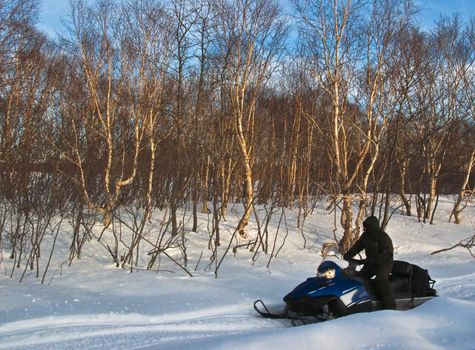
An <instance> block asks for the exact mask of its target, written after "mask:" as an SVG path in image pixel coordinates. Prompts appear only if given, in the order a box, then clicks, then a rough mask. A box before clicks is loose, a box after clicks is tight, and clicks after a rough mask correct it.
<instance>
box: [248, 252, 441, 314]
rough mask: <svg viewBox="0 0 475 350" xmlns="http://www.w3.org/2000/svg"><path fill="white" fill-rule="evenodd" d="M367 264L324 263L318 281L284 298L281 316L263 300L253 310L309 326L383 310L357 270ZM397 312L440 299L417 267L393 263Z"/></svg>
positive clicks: (314, 279)
mask: <svg viewBox="0 0 475 350" xmlns="http://www.w3.org/2000/svg"><path fill="white" fill-rule="evenodd" d="M361 264H364V260H356V259H351V260H350V261H349V266H348V267H347V268H344V269H343V268H341V267H340V266H339V265H338V264H337V263H335V262H334V261H328V260H326V261H323V262H322V263H321V264H320V266H319V267H318V270H317V276H316V277H310V278H307V280H306V281H304V282H302V283H301V284H299V285H298V286H297V287H295V288H294V289H293V290H292V291H291V292H290V293H288V294H287V295H286V296H285V297H284V302H285V304H286V305H285V308H284V310H283V311H281V312H273V311H270V310H269V308H268V307H267V306H266V305H265V304H264V302H263V301H262V300H256V301H255V302H254V309H255V310H256V311H257V312H258V313H259V314H260V315H261V316H263V317H266V318H287V319H292V320H301V321H302V323H307V321H308V320H309V318H310V319H311V321H312V322H315V321H324V320H328V319H332V318H335V317H341V316H345V315H349V314H353V313H357V312H369V311H375V310H380V309H382V303H381V300H380V298H379V296H378V295H377V294H376V293H375V292H374V288H373V287H372V281H373V280H369V281H365V280H363V279H362V278H360V277H358V273H357V270H356V268H357V266H358V265H361ZM389 282H390V285H391V290H392V292H393V295H394V298H395V301H396V309H397V310H407V309H411V308H413V307H416V306H418V305H420V304H422V303H424V302H426V301H427V300H429V299H432V298H433V297H435V296H437V292H436V290H435V289H434V288H433V287H434V284H435V281H434V280H432V279H431V278H430V276H429V274H428V272H427V270H424V269H422V268H420V267H419V266H417V265H413V264H410V263H408V262H405V261H394V266H393V269H392V272H391V274H390V276H389Z"/></svg>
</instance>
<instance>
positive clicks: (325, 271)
mask: <svg viewBox="0 0 475 350" xmlns="http://www.w3.org/2000/svg"><path fill="white" fill-rule="evenodd" d="M337 269H338V265H337V264H335V263H334V262H333V261H324V262H322V263H321V264H320V266H319V267H318V270H317V277H323V278H326V279H333V278H335V276H336V270H337Z"/></svg>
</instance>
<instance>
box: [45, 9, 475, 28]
mask: <svg viewBox="0 0 475 350" xmlns="http://www.w3.org/2000/svg"><path fill="white" fill-rule="evenodd" d="M39 1H41V5H40V23H39V27H40V29H41V30H43V31H45V32H46V33H47V34H48V35H50V36H53V37H54V36H55V35H56V33H57V32H60V31H61V30H62V29H63V25H62V23H61V17H62V16H63V17H64V16H65V15H67V14H68V13H69V0H39ZM414 1H415V3H416V5H417V6H418V7H419V8H420V9H421V13H420V20H421V25H422V26H424V27H430V25H431V24H432V23H433V22H434V20H436V19H437V18H439V16H440V14H444V15H448V16H451V15H452V14H454V13H459V14H460V15H461V16H462V18H464V19H466V18H468V17H469V16H475V0H414ZM281 2H283V3H285V2H286V0H281Z"/></svg>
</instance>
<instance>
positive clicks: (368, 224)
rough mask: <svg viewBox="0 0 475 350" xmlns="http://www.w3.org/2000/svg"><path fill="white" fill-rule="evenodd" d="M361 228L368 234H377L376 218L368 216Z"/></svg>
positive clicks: (377, 222) (377, 221)
mask: <svg viewBox="0 0 475 350" xmlns="http://www.w3.org/2000/svg"><path fill="white" fill-rule="evenodd" d="M363 226H364V227H365V228H366V230H367V231H368V232H370V233H377V232H379V220H378V218H377V217H376V216H370V217H368V218H367V219H366V220H365V221H363Z"/></svg>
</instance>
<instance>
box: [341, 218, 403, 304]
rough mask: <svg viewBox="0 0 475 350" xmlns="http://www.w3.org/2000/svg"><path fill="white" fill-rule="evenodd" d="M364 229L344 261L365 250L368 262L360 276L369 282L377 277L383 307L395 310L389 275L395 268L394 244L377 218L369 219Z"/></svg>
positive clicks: (376, 286) (345, 255)
mask: <svg viewBox="0 0 475 350" xmlns="http://www.w3.org/2000/svg"><path fill="white" fill-rule="evenodd" d="M363 228H364V232H363V234H362V235H361V237H360V238H359V239H358V240H357V241H356V242H355V244H354V245H353V246H352V247H351V248H350V249H349V250H348V251H347V252H346V253H345V254H344V255H343V259H345V260H348V259H351V258H352V257H354V256H355V255H356V254H358V253H359V252H361V251H362V250H363V249H364V250H365V254H366V262H365V264H364V266H363V268H362V269H361V271H360V272H359V274H360V275H361V276H362V277H363V278H365V279H367V280H369V279H370V278H371V277H373V276H375V275H376V278H375V282H376V283H375V288H376V292H377V294H379V295H380V297H381V301H382V303H383V307H384V308H385V309H395V308H396V303H395V301H394V297H393V294H392V292H391V287H390V285H389V273H390V272H391V270H392V268H393V243H392V241H391V238H390V237H389V235H388V234H387V233H386V232H384V231H383V230H381V229H380V228H379V221H378V219H377V218H376V217H375V216H370V217H368V218H367V219H366V220H365V221H364V222H363Z"/></svg>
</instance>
